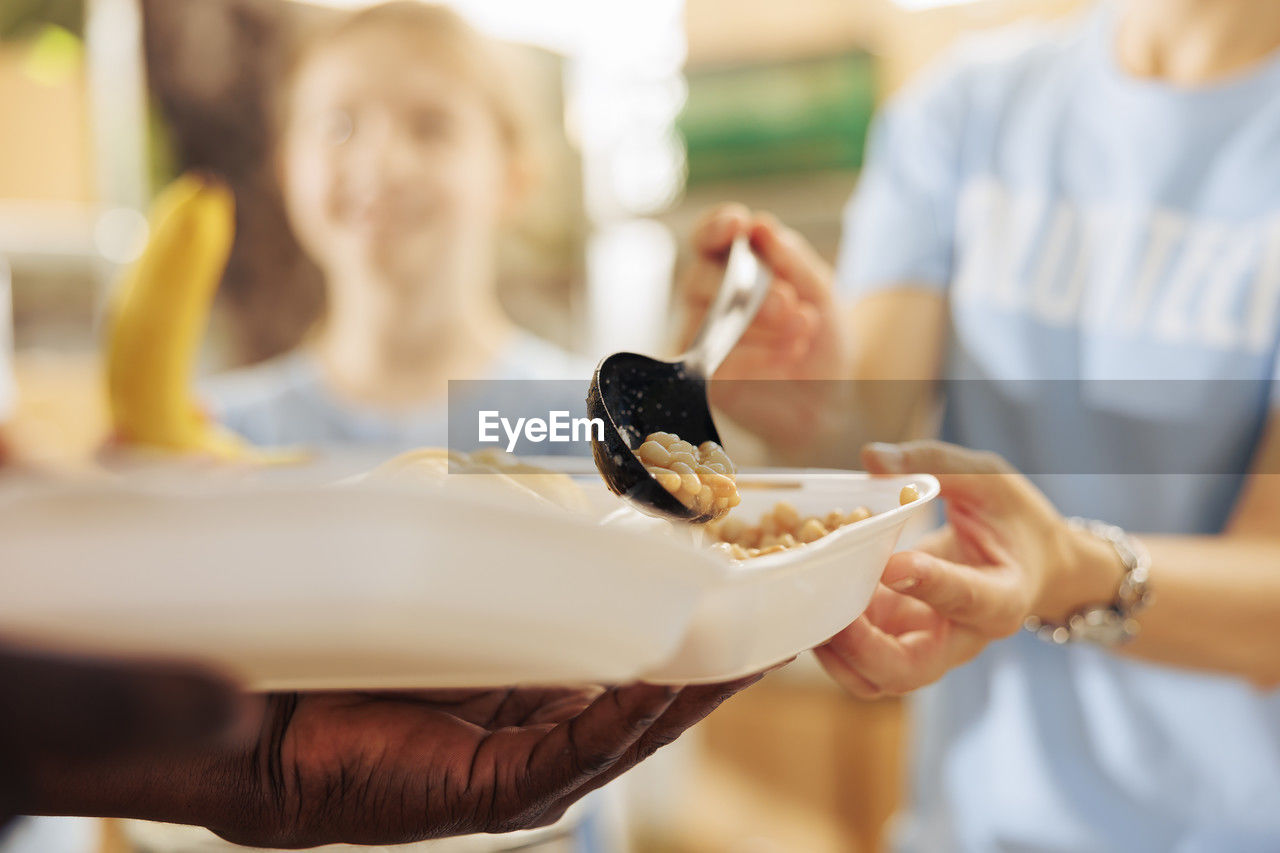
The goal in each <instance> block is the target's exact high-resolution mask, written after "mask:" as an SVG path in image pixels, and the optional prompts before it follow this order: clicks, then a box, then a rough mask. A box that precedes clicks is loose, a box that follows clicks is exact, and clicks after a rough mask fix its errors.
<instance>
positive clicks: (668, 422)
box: [587, 237, 772, 523]
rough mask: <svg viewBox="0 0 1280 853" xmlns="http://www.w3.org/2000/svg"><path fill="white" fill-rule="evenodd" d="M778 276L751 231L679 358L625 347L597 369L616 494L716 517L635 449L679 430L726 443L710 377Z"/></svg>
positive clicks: (649, 510)
mask: <svg viewBox="0 0 1280 853" xmlns="http://www.w3.org/2000/svg"><path fill="white" fill-rule="evenodd" d="M771 278H772V277H771V276H770V275H769V273H768V270H767V269H765V268H764V267H763V266H762V265H761V264H760V262H759V261H758V260H756V256H755V255H754V254H753V253H752V251H751V247H750V245H749V244H748V243H747V240H746V238H745V237H738V238H737V239H735V240H734V241H733V246H732V247H731V248H730V250H729V258H728V261H727V262H726V264H725V273H724V282H723V283H722V284H721V285H720V291H719V292H718V293H717V294H716V298H715V301H714V302H712V304H711V307H710V308H709V309H708V310H707V316H706V317H705V318H704V319H703V321H702V327H701V328H700V329H698V334H697V336H696V337H694V339H693V343H692V344H691V345H690V347H689V349H688V350H687V351H686V352H685V353H684V354H683V355H681V356H679V357H678V358H676V359H675V360H674V361H661V360H659V359H656V358H650V357H649V356H645V355H639V354H637V353H633V352H618V353H614V354H613V355H611V356H608V357H606V358H605V359H604V360H603V361H601V362H600V364H599V366H597V367H596V371H595V374H594V375H593V376H592V377H591V388H590V390H589V391H588V392H587V415H588V417H592V418H599V419H600V420H601V421H602V422H603V423H604V430H603V437H602V438H597V437H595V436H593V437H592V440H591V452H592V455H593V456H594V457H595V462H596V469H597V470H599V472H600V476H601V477H603V478H604V481H605V484H606V485H607V486H608V487H609V490H610V491H612V492H613V493H614V494H616V495H619V496H621V497H623V498H625V499H626V500H627V501H628V502H630V503H631V505H632V506H634V507H635V508H636V509H638V510H640V511H641V512H644V513H646V514H648V515H653V516H658V517H660V518H667V519H672V520H677V521H691V522H694V523H705V522H708V521H711V520H712V519H714V518H715V517H716V516H715V515H713V514H710V513H701V514H699V513H698V512H696V511H695V510H694V509H693V508H691V507H687V506H685V505H684V504H683V503H681V502H680V501H679V500H678V499H677V498H676V497H675V495H673V494H671V493H670V492H668V491H667V490H666V489H664V488H663V487H662V485H661V484H660V483H659V482H658V481H657V480H655V479H654V478H653V475H652V474H650V473H649V472H648V471H647V470H646V469H645V467H644V463H642V462H641V461H640V459H639V458H638V457H637V456H636V454H635V450H636V448H638V447H639V446H640V445H641V444H642V443H643V442H644V440H645V438H646V437H647V436H648V435H650V434H651V433H655V432H672V433H675V434H676V435H678V436H679V437H680V438H681V439H683V440H684V441H687V442H689V443H690V444H692V445H693V446H694V447H697V446H698V445H700V444H702V442H704V441H714V442H715V443H716V444H720V433H719V432H718V431H717V430H716V425H715V422H714V421H713V420H712V419H711V406H710V403H709V402H708V400H707V379H708V378H709V377H710V376H711V375H712V374H713V373H715V371H716V368H718V367H719V366H720V363H721V362H723V361H724V359H725V357H726V356H728V355H729V352H730V351H731V350H732V349H733V348H734V346H735V345H736V344H737V343H738V341H739V340H740V339H741V338H742V333H743V332H745V331H746V330H747V327H748V326H750V325H751V321H752V320H753V319H755V316H756V313H757V312H758V311H759V310H760V305H761V304H762V303H763V302H764V298H765V295H766V294H768V292H769V283H770V280H771Z"/></svg>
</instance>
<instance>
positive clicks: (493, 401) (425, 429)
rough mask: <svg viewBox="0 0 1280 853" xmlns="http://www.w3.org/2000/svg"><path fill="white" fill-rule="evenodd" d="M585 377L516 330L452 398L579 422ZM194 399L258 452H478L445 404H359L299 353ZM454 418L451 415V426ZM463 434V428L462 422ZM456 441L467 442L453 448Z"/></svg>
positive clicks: (568, 357) (577, 366) (562, 355)
mask: <svg viewBox="0 0 1280 853" xmlns="http://www.w3.org/2000/svg"><path fill="white" fill-rule="evenodd" d="M591 372H592V367H591V365H590V364H589V363H587V362H586V361H585V360H583V359H581V358H579V357H578V356H575V355H573V354H571V353H568V352H566V351H564V350H562V349H559V348H558V347H556V346H554V345H552V344H550V343H548V342H546V341H544V340H542V339H541V338H538V337H535V336H534V335H531V334H529V333H527V332H523V331H519V332H516V333H515V334H514V335H513V336H512V338H511V340H510V341H509V342H508V344H507V346H506V347H505V348H504V349H503V350H502V351H501V352H500V353H499V354H498V357H497V358H496V359H495V360H494V362H493V363H492V364H491V365H489V367H488V368H487V369H486V370H485V372H484V375H483V376H473V377H465V378H466V379H468V380H472V382H471V383H470V384H469V385H467V386H453V388H452V389H451V392H450V394H451V396H453V397H454V400H453V402H457V403H462V402H465V403H467V408H468V410H472V409H476V408H480V406H479V404H478V401H477V399H476V398H483V399H486V400H489V401H490V403H489V404H490V405H491V406H492V407H493V408H495V409H497V410H500V411H506V410H511V411H512V412H513V413H515V414H520V415H524V414H529V413H531V412H537V413H541V414H546V413H547V412H548V410H550V409H556V408H560V409H566V410H569V411H572V412H573V413H574V414H575V415H578V414H585V411H586V402H585V401H586V395H587V387H588V385H589V383H590V380H591ZM458 389H461V390H458ZM201 391H202V398H203V399H204V400H205V401H206V402H207V403H208V404H209V406H210V408H211V410H212V414H213V416H214V417H215V418H216V419H217V420H218V421H219V422H220V423H222V424H223V425H225V426H227V427H230V428H231V429H232V430H233V431H235V432H236V433H237V434H239V435H241V436H243V437H244V438H246V439H248V440H249V441H250V442H252V443H254V444H256V445H259V446H263V447H280V446H298V445H304V446H309V447H319V448H324V447H348V448H350V447H362V448H365V449H369V450H376V451H377V452H381V453H399V452H403V451H406V450H413V449H416V448H420V447H429V446H435V447H446V446H447V447H451V448H453V449H456V450H473V449H477V448H479V447H480V445H479V444H477V443H475V441H474V435H473V433H474V430H472V429H466V430H462V429H458V428H457V427H458V425H457V424H455V425H454V427H455V428H454V429H453V430H452V431H451V429H450V419H449V403H450V400H448V399H440V400H438V401H436V402H433V403H428V404H425V405H422V406H418V407H416V408H414V409H411V410H407V411H401V412H387V411H379V410H376V409H373V408H370V407H367V406H360V405H357V404H355V403H352V402H350V401H348V400H345V399H343V398H341V397H340V396H338V395H337V394H335V393H334V392H333V391H332V390H331V389H330V388H329V386H328V383H327V382H326V380H325V378H324V375H323V373H322V371H321V368H320V364H319V362H318V361H317V360H316V358H315V357H314V356H313V355H312V354H311V353H309V352H307V351H306V350H297V351H294V352H291V353H288V354H286V355H283V356H280V357H278V358H274V359H271V360H269V361H266V362H263V363H261V364H257V365H253V366H252V367H247V368H243V369H241V370H236V371H232V372H230V373H227V374H223V375H220V376H216V377H213V378H212V379H210V380H208V381H206V382H205V383H203V385H202V388H201ZM467 391H473V392H474V393H472V394H467V393H466V392H467ZM459 409H460V411H461V406H459ZM459 417H461V415H460V413H459V412H455V419H456V418H459ZM463 426H467V427H470V422H469V421H468V423H467V424H465V425H463ZM463 432H465V433H466V438H467V439H468V440H465V441H464V440H460V439H459V435H460V433H463ZM451 433H452V434H451ZM519 450H520V451H522V452H524V453H540V454H552V455H557V454H564V453H575V452H589V450H587V451H584V450H583V448H582V447H579V446H566V445H556V444H549V443H546V444H539V445H530V444H528V443H522V444H521V445H520V446H519Z"/></svg>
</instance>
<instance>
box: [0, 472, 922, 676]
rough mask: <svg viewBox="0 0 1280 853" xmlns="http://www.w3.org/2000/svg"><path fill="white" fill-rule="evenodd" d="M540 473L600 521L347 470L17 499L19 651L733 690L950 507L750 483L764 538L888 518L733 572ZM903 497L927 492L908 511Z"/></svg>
mask: <svg viewBox="0 0 1280 853" xmlns="http://www.w3.org/2000/svg"><path fill="white" fill-rule="evenodd" d="M330 462H331V463H332V462H333V460H330ZM540 463H542V464H550V465H553V466H555V465H558V466H559V467H560V468H561V469H562V470H568V471H574V472H577V473H576V476H575V478H576V479H578V480H579V481H580V482H581V484H582V486H583V488H584V490H585V491H586V492H587V495H588V498H589V501H590V504H591V512H590V513H589V514H587V515H582V514H576V515H575V514H571V513H569V512H567V511H564V510H561V509H560V508H558V507H554V506H551V505H545V506H543V505H539V504H538V503H537V502H536V501H529V500H527V499H520V500H517V499H515V497H514V496H512V497H511V498H510V499H508V496H505V495H502V494H495V493H494V491H493V490H492V489H474V488H467V487H466V486H465V484H462V487H460V488H457V489H454V488H452V485H453V483H452V482H451V483H450V486H451V487H450V488H445V489H439V488H424V489H416V488H407V487H406V486H405V484H403V483H395V482H385V481H382V482H379V481H362V482H342V483H340V484H337V485H334V484H332V483H331V480H332V477H333V473H334V472H335V471H338V470H342V466H341V465H340V464H339V465H337V466H335V465H333V464H330V465H328V466H327V467H326V466H324V465H321V466H313V467H312V468H311V469H310V471H309V472H308V473H304V474H300V473H299V472H298V470H297V469H293V470H291V471H288V470H284V469H281V472H280V473H278V474H273V473H271V472H257V473H252V474H245V475H242V476H239V477H236V476H226V475H218V476H206V477H205V478H196V479H197V480H198V482H199V485H198V486H196V485H193V480H192V477H191V476H190V473H191V472H190V471H189V470H188V471H186V472H185V476H184V477H183V478H181V479H179V478H169V477H164V476H159V477H157V476H149V477H148V476H133V477H127V478H112V479H107V480H103V481H100V482H95V483H77V484H66V483H64V484H60V485H51V484H40V483H16V482H13V481H8V482H5V483H0V566H3V567H4V568H3V570H0V638H4V639H6V640H19V641H24V640H25V641H31V642H38V643H41V644H43V645H46V646H55V647H62V648H70V649H87V650H91V651H94V652H101V653H121V654H138V655H148V656H155V655H164V656H178V657H189V658H194V659H197V660H201V661H205V662H208V663H210V664H213V665H215V666H218V667H221V668H223V669H225V670H227V671H229V672H230V673H232V674H234V675H237V676H238V677H240V678H241V679H243V680H244V681H245V682H246V683H247V684H248V685H250V686H252V687H255V688H260V689H271V690H278V689H321V688H342V689H355V688H359V689H378V688H413V687H423V688H425V687H481V686H494V685H506V684H534V683H578V682H600V683H614V682H627V681H632V680H636V679H644V680H648V681H655V682H665V683H694V682H708V681H717V680H723V679H729V678H734V677H737V676H741V675H746V674H749V673H751V672H754V671H757V670H759V669H762V668H765V667H768V666H770V665H773V664H775V663H777V662H779V661H782V660H785V659H787V658H789V657H791V656H793V655H795V654H797V653H799V652H801V651H804V650H805V649H808V648H810V647H812V646H814V645H816V644H818V643H821V642H822V641H824V640H825V639H827V638H828V637H830V636H831V635H832V634H834V633H836V632H837V631H839V630H840V629H841V628H842V627H844V626H845V625H846V624H848V623H849V622H851V621H852V620H853V619H855V618H856V617H857V616H858V615H859V614H860V613H861V612H862V611H863V609H864V608H865V607H866V605H867V602H868V600H869V599H870V596H871V593H872V591H873V589H874V588H875V585H876V582H877V581H878V579H879V577H880V574H881V572H882V571H883V569H884V565H885V562H886V561H887V560H888V558H889V555H890V554H891V553H892V551H893V549H894V546H895V544H896V542H897V539H898V536H899V534H900V532H901V531H902V528H903V526H904V525H905V524H906V522H907V520H908V519H909V518H910V517H911V516H912V515H914V514H916V513H918V512H920V511H921V510H922V509H924V507H925V506H926V505H927V504H928V503H929V502H930V501H931V500H932V499H933V498H934V497H935V496H936V495H937V493H938V483H937V481H936V480H934V479H933V478H932V477H930V476H928V475H912V476H905V477H891V478H884V479H872V478H870V477H868V476H866V475H864V474H859V473H852V472H836V471H817V470H805V471H779V470H772V471H745V472H743V473H742V474H741V475H740V477H739V479H740V481H741V482H742V483H743V485H744V488H743V492H742V505H741V507H740V508H739V509H738V510H736V512H739V513H743V514H744V517H746V518H748V519H750V520H752V521H754V520H755V519H757V518H758V517H759V515H760V514H761V513H762V512H764V511H765V510H767V509H768V508H770V507H771V506H772V505H773V504H774V503H775V502H776V501H778V500H787V501H790V502H791V503H793V504H794V505H795V506H796V507H797V508H799V510H800V511H801V513H802V514H818V515H821V514H825V513H826V512H827V511H828V510H830V509H832V508H837V507H838V508H841V509H844V510H846V511H847V510H850V509H852V508H854V507H856V506H859V505H866V506H868V507H870V508H871V510H872V511H874V512H875V513H877V514H876V515H874V516H872V517H871V518H870V519H867V520H866V521H863V522H859V523H858V524H856V525H850V526H846V527H843V528H840V529H839V530H837V531H836V532H834V533H832V534H830V535H828V536H827V537H825V538H823V539H821V540H818V541H817V542H815V543H811V544H809V545H806V546H803V547H801V548H797V549H794V550H790V551H786V552H782V553H778V554H772V555H769V556H765V557H759V558H756V559H753V560H747V561H744V562H737V563H735V562H732V561H730V560H728V559H727V558H726V557H725V556H724V555H722V554H719V553H715V552H712V551H710V550H708V549H706V548H705V547H702V546H700V545H697V544H695V543H694V542H692V541H691V540H690V538H689V537H688V535H684V536H682V535H680V534H679V533H676V532H673V531H672V530H671V529H670V528H667V527H666V526H665V525H664V524H662V523H646V522H648V520H645V522H640V523H636V524H634V525H628V524H610V525H601V524H600V523H599V520H600V518H601V517H603V516H605V515H606V514H608V513H609V512H610V511H612V510H614V509H616V508H617V507H618V506H619V500H618V499H617V498H616V497H614V496H612V495H610V494H609V493H608V492H607V491H606V490H605V488H604V486H603V484H602V483H601V482H600V480H599V477H598V476H597V475H595V473H594V471H592V470H590V463H589V461H584V460H566V461H564V462H559V463H557V462H554V461H551V462H548V461H547V460H540ZM347 467H348V469H349V468H351V467H352V466H351V465H350V462H349V461H348V466H347ZM449 479H450V480H451V481H462V480H467V479H468V477H467V476H466V475H453V476H451V477H450V478H449ZM906 483H914V484H915V485H916V487H917V488H918V489H919V491H920V496H921V497H920V499H919V500H917V501H915V502H914V503H911V504H908V505H907V506H903V507H899V506H898V492H899V490H900V488H901V487H902V486H903V485H904V484H906ZM179 484H181V485H179Z"/></svg>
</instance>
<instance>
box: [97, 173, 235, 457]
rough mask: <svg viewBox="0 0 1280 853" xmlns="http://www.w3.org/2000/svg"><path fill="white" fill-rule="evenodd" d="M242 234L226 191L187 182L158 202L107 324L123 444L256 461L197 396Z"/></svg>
mask: <svg viewBox="0 0 1280 853" xmlns="http://www.w3.org/2000/svg"><path fill="white" fill-rule="evenodd" d="M234 234H235V202H234V199H233V197H232V194H231V191H230V190H229V189H228V188H227V187H226V186H224V185H222V184H221V183H218V182H216V181H214V180H212V179H209V178H205V177H202V176H199V175H192V174H188V175H183V176H182V177H180V178H178V179H177V180H176V181H174V182H173V183H172V184H171V185H169V186H168V187H166V188H165V189H164V191H162V192H161V193H160V195H159V196H158V197H157V198H156V201H155V204H154V205H153V207H152V213H151V219H150V236H149V238H148V241H147V246H146V249H145V250H144V251H143V253H142V256H141V257H140V258H138V260H137V262H136V263H135V264H134V265H133V267H132V268H131V269H129V270H128V271H127V272H126V273H125V274H124V277H123V278H122V280H121V281H120V282H119V284H118V285H117V287H116V291H115V293H114V295H113V299H112V303H111V306H110V314H109V319H108V326H107V358H106V362H107V365H106V366H107V377H106V379H107V396H108V402H109V406H110V411H111V421H112V426H113V427H114V437H115V439H116V440H117V441H119V442H121V443H122V444H124V445H126V446H130V447H143V448H155V449H162V450H168V451H173V452H177V453H195V454H200V455H205V456H212V457H215V458H219V459H244V458H247V457H251V456H254V455H255V454H254V452H253V450H252V449H251V448H250V446H249V445H248V444H247V443H246V442H244V440H243V439H241V438H240V437H239V436H237V435H235V434H233V433H232V432H230V431H229V430H227V429H225V428H223V427H222V426H220V425H219V424H217V423H215V422H214V421H213V420H212V419H210V418H209V417H208V415H206V414H205V413H204V411H202V410H201V408H200V407H199V405H198V404H197V403H196V401H195V399H194V397H193V395H192V392H191V383H192V373H193V371H194V364H195V359H196V355H197V353H198V351H199V348H200V341H201V339H202V338H203V336H204V329H205V325H206V324H207V321H208V317H209V310H210V307H211V306H212V304H213V296H214V293H215V292H216V291H217V288H218V282H219V281H220V280H221V278H222V272H223V269H224V268H225V267H226V263H227V256H228V254H229V253H230V251H231V242H232V238H233V236H234Z"/></svg>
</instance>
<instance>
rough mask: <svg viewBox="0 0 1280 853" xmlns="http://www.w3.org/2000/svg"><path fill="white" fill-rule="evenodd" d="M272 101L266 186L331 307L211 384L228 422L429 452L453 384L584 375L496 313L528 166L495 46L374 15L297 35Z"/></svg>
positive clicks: (405, 13)
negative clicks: (275, 103) (278, 194)
mask: <svg viewBox="0 0 1280 853" xmlns="http://www.w3.org/2000/svg"><path fill="white" fill-rule="evenodd" d="M282 89H283V96H282V105H281V127H280V129H279V140H278V170H279V177H280V181H281V184H282V188H283V194H284V199H285V205H286V209H287V211H288V215H289V219H290V225H291V227H292V229H293V231H294V233H295V235H296V236H297V238H298V240H299V242H300V243H301V245H302V246H303V248H304V250H305V251H306V252H307V253H308V254H309V255H310V257H311V259H312V260H313V261H314V262H315V264H316V265H317V266H318V267H319V268H320V270H321V272H322V273H323V276H324V283H325V293H326V302H327V305H326V309H325V312H324V316H323V318H322V319H321V321H320V322H319V323H318V325H317V327H316V328H315V330H314V333H313V334H312V335H311V336H310V338H309V339H308V340H307V341H306V342H305V343H304V344H303V345H302V346H301V347H300V348H298V349H297V350H295V351H294V352H291V353H288V354H286V355H284V356H281V357H278V358H275V359H272V360H270V361H268V362H265V363H263V364H260V365H256V366H254V367H251V368H248V369H245V370H242V371H238V372H236V373H234V374H231V375H228V376H224V377H220V378H218V379H216V380H214V381H212V382H211V383H210V384H209V385H208V392H209V401H210V403H211V404H212V406H213V409H214V414H215V415H216V416H217V417H218V418H219V419H220V420H221V421H222V422H223V423H224V424H226V425H227V426H229V427H231V428H232V429H234V430H235V431H237V432H238V433H240V434H241V435H243V436H245V437H246V438H248V439H249V440H251V441H253V442H255V443H258V444H267V445H273V444H274V445H279V444H318V445H324V444H367V445H368V444H373V445H378V446H379V447H381V448H384V449H386V448H389V449H409V448H414V447H420V446H423V445H428V444H434V445H443V444H445V443H446V441H447V406H446V403H447V391H448V382H449V380H450V379H454V380H457V379H509V380H538V379H585V378H586V377H588V376H589V374H590V365H588V364H586V363H584V362H579V361H578V360H576V359H574V358H573V357H571V356H570V355H569V354H567V353H565V352H564V351H562V350H559V349H558V348H556V347H554V346H552V345H551V344H549V343H547V342H545V341H543V340H541V339H539V338H536V337H535V336H533V335H531V334H530V333H528V332H525V331H523V330H521V329H519V328H518V327H517V326H516V325H515V324H514V323H513V322H512V321H511V319H510V318H509V317H508V316H507V314H506V313H505V311H504V310H503V308H502V306H501V305H500V303H499V300H498V296H497V269H496V265H497V248H498V241H499V239H500V237H501V235H502V231H503V227H504V225H505V224H507V222H508V221H509V219H510V217H511V215H512V214H513V213H514V212H515V211H516V209H517V208H518V206H519V204H520V202H521V201H522V199H523V198H524V197H525V196H526V194H527V192H528V190H529V189H530V186H531V183H532V181H533V180H534V173H535V164H534V163H532V162H531V160H532V156H531V152H530V146H529V144H528V139H527V135H528V134H527V125H526V122H525V120H524V118H523V116H522V114H521V107H522V106H523V103H524V100H525V99H523V98H522V97H521V95H520V90H519V86H518V85H517V81H515V80H513V79H512V75H511V74H510V73H509V70H508V69H507V68H505V67H504V65H503V63H502V61H501V58H500V57H499V56H498V55H497V54H496V48H495V46H494V45H492V44H491V43H489V42H487V41H486V40H485V39H483V38H482V37H481V36H479V35H478V34H477V33H476V32H475V31H473V30H472V29H471V28H470V27H469V26H468V25H467V24H466V23H464V22H463V21H462V20H461V19H460V18H459V17H458V16H457V15H456V14H455V13H453V12H451V11H449V10H447V9H445V8H443V7H440V6H433V5H428V4H422V3H417V2H394V3H388V4H385V5H382V6H376V7H373V8H371V9H368V10H365V11H362V12H359V13H356V14H354V15H352V16H350V17H348V18H346V19H345V20H343V21H342V22H340V23H338V24H337V25H336V26H333V27H332V28H330V29H328V30H326V31H325V32H323V33H321V34H319V35H317V36H316V37H314V38H312V39H310V40H308V41H307V42H306V43H305V44H304V46H303V47H302V49H301V50H300V51H299V53H298V54H297V56H296V58H295V59H294V62H293V65H292V68H291V70H290V71H289V74H288V79H287V81H286V84H285V85H284V86H283V87H282ZM544 390H545V389H544ZM579 396H580V395H579ZM579 402H580V401H579Z"/></svg>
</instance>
